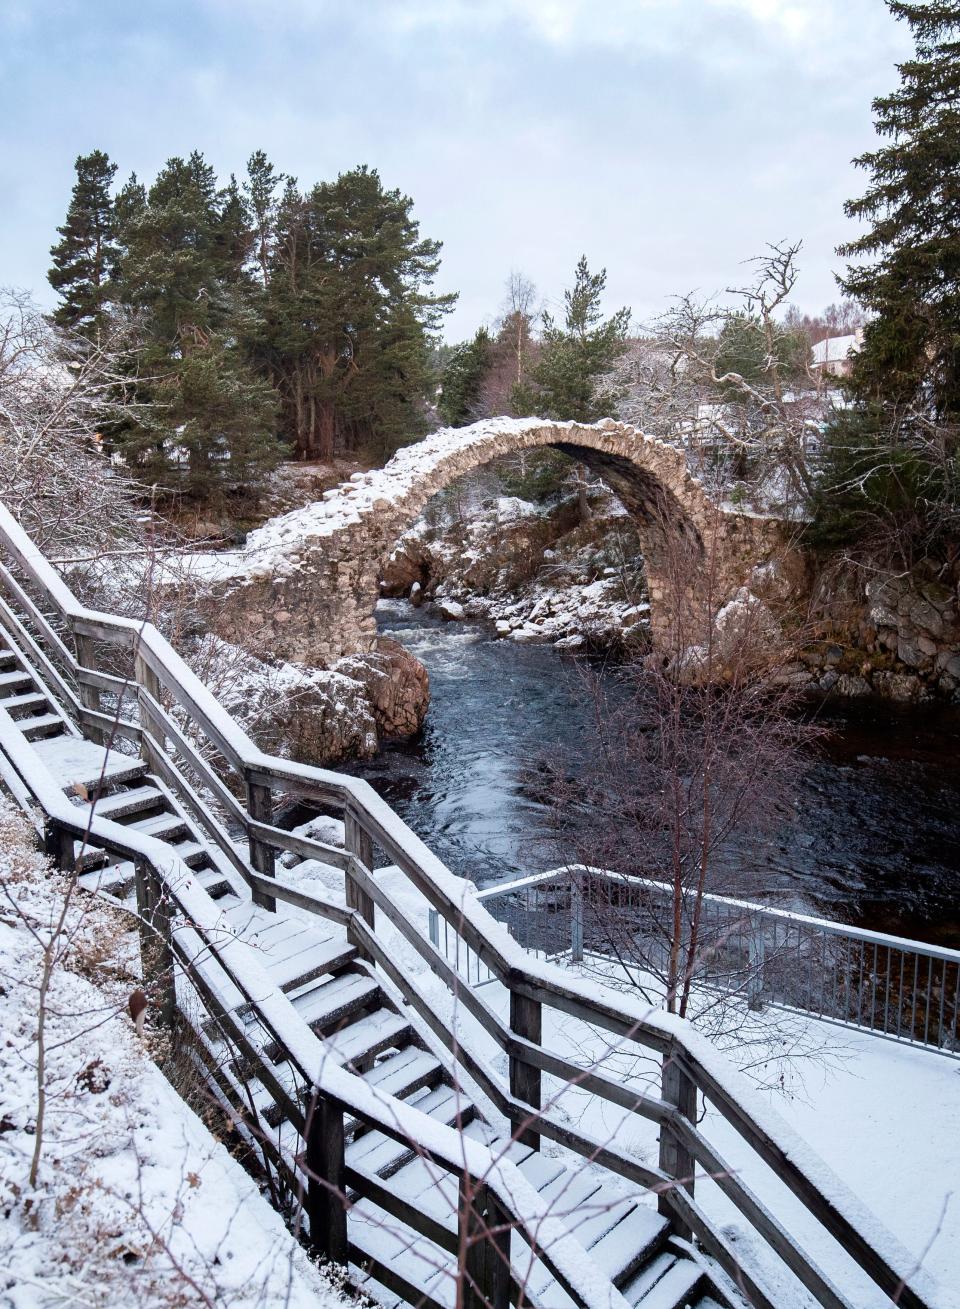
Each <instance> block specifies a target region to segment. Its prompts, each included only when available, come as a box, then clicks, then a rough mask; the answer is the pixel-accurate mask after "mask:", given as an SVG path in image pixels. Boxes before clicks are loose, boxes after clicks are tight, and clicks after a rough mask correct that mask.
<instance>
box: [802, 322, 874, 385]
mask: <svg viewBox="0 0 960 1309" xmlns="http://www.w3.org/2000/svg"><path fill="white" fill-rule="evenodd" d="M862 345H863V331H862V329H860V328H858V329H857V331H856V332H853V333H852V334H851V335H850V336H828V337H826V339H825V340H823V341H818V342H817V344H816V345H815V346H814V347H813V357H812V359H811V361H810V367H811V368H812V369H813V371H814V372H816V373H821V374H824V373H829V374H830V375H831V376H833V377H847V376H848V375H849V373H850V369H851V368H852V366H853V356H854V355H855V354H859V352H860V348H861V346H862Z"/></svg>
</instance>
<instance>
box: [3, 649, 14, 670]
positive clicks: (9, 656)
mask: <svg viewBox="0 0 960 1309" xmlns="http://www.w3.org/2000/svg"><path fill="white" fill-rule="evenodd" d="M16 660H17V656H16V655H15V654H14V653H13V651H12V650H10V649H9V648H8V647H7V646H4V647H3V649H0V668H7V667H9V666H10V664H13V663H16Z"/></svg>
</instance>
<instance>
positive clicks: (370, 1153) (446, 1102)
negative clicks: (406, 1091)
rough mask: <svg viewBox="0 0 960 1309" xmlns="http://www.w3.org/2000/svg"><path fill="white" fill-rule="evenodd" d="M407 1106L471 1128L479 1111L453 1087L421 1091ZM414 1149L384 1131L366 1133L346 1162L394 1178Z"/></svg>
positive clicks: (349, 1148) (350, 1149)
mask: <svg viewBox="0 0 960 1309" xmlns="http://www.w3.org/2000/svg"><path fill="white" fill-rule="evenodd" d="M407 1104H410V1105H414V1106H416V1108H417V1109H419V1110H420V1112H421V1113H424V1114H427V1115H428V1116H429V1117H430V1118H433V1119H434V1120H435V1121H436V1122H438V1123H443V1124H444V1126H446V1127H454V1126H455V1125H456V1124H457V1123H460V1124H461V1126H464V1127H467V1128H469V1126H470V1125H471V1124H472V1122H473V1121H474V1118H475V1115H476V1112H477V1111H476V1108H475V1107H474V1105H472V1104H471V1103H470V1101H469V1100H465V1099H464V1098H463V1095H462V1094H461V1093H459V1092H457V1091H456V1090H454V1088H453V1087H451V1086H438V1087H436V1088H435V1089H434V1090H430V1091H419V1092H417V1093H415V1094H414V1095H411V1096H410V1098H409V1099H408V1100H407ZM414 1153H415V1152H414V1150H413V1149H412V1148H411V1147H410V1146H408V1145H404V1144H403V1143H402V1142H400V1141H395V1140H394V1139H393V1137H392V1136H386V1135H384V1133H383V1132H376V1131H374V1132H365V1133H364V1134H363V1135H362V1136H358V1137H357V1138H356V1139H355V1140H353V1141H351V1142H350V1143H349V1144H348V1145H347V1149H346V1161H347V1164H348V1165H349V1166H350V1167H351V1168H356V1169H357V1170H358V1171H360V1172H363V1173H365V1174H366V1175H367V1176H368V1177H380V1178H384V1177H392V1176H393V1174H394V1173H396V1172H397V1171H398V1170H399V1169H400V1168H401V1167H403V1165H404V1164H405V1163H407V1162H408V1161H409V1160H410V1159H412V1158H413V1157H414Z"/></svg>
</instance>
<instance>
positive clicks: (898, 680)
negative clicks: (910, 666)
mask: <svg viewBox="0 0 960 1309" xmlns="http://www.w3.org/2000/svg"><path fill="white" fill-rule="evenodd" d="M873 685H874V687H875V688H876V690H877V692H878V694H880V695H882V696H885V697H886V698H887V699H888V700H900V701H909V700H916V699H917V698H918V696H919V694H920V690H921V684H920V679H919V677H916V676H915V675H914V674H912V673H890V672H883V673H874V676H873Z"/></svg>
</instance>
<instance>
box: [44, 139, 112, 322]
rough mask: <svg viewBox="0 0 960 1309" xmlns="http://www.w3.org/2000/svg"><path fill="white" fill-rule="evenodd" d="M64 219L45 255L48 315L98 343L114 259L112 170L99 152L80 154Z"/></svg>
mask: <svg viewBox="0 0 960 1309" xmlns="http://www.w3.org/2000/svg"><path fill="white" fill-rule="evenodd" d="M75 168H76V173H77V180H76V182H75V183H74V186H73V192H72V194H71V197H70V204H69V207H68V209H67V216H66V219H65V221H64V224H63V226H62V227H58V228H57V231H58V233H59V234H60V240H59V241H58V242H57V244H56V245H55V246H53V247H52V248H51V250H50V255H51V258H52V260H53V267H52V268H51V269H50V271H49V273H48V274H47V278H48V280H49V282H50V285H51V286H52V287H53V289H54V290H55V291H57V292H58V293H59V296H60V304H59V305H58V306H57V308H56V309H55V310H54V311H53V319H54V322H55V323H57V324H58V326H60V327H64V328H67V329H69V330H71V331H74V332H79V333H80V334H81V335H83V336H85V337H87V338H88V339H89V340H91V341H94V342H98V341H100V340H101V338H102V337H103V335H104V332H105V329H106V325H107V306H108V303H109V300H110V295H111V278H112V275H113V271H114V266H115V263H116V259H117V246H116V241H115V236H116V228H115V222H114V213H113V201H112V200H111V197H110V187H111V184H112V182H113V178H114V175H115V174H116V171H117V166H116V164H114V163H111V161H110V159H109V157H108V156H107V155H106V154H104V152H103V151H102V150H94V151H93V152H92V153H91V154H88V155H80V156H78V158H77V161H76V164H75Z"/></svg>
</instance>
